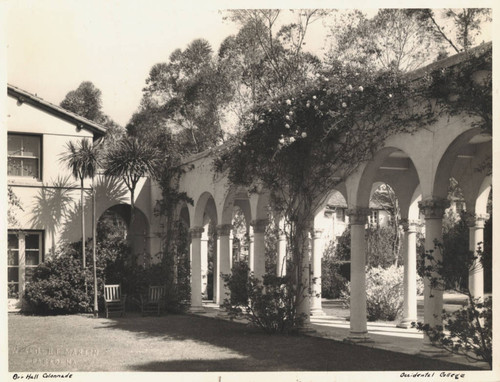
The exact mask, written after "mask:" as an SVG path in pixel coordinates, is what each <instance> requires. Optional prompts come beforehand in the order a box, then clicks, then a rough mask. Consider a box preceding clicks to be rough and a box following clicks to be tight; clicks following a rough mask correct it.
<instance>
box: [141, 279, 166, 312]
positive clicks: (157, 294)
mask: <svg viewBox="0 0 500 382" xmlns="http://www.w3.org/2000/svg"><path fill="white" fill-rule="evenodd" d="M165 290H166V288H165V286H163V285H162V286H159V285H156V286H150V287H149V289H148V293H147V295H142V294H141V311H142V315H146V314H158V316H159V315H160V313H161V310H162V309H163V308H164V307H165Z"/></svg>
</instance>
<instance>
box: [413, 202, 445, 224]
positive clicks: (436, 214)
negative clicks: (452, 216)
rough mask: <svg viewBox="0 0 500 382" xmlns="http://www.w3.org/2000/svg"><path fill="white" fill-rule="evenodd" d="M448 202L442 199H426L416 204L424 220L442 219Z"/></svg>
mask: <svg viewBox="0 0 500 382" xmlns="http://www.w3.org/2000/svg"><path fill="white" fill-rule="evenodd" d="M449 206H450V201H449V200H448V199H444V198H436V199H426V200H422V201H420V202H418V208H419V209H420V212H422V213H423V214H424V216H425V218H426V219H442V218H443V216H444V211H445V210H446V209H447V208H448V207H449Z"/></svg>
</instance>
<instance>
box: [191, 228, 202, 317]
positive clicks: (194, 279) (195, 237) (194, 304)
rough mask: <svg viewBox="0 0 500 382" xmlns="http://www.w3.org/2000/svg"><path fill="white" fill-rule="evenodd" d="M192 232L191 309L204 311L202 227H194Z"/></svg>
mask: <svg viewBox="0 0 500 382" xmlns="http://www.w3.org/2000/svg"><path fill="white" fill-rule="evenodd" d="M189 231H190V233H191V246H190V257H191V309H190V310H191V311H194V312H196V311H202V310H203V306H202V304H201V235H202V233H203V228H202V227H193V228H191V229H190V230H189Z"/></svg>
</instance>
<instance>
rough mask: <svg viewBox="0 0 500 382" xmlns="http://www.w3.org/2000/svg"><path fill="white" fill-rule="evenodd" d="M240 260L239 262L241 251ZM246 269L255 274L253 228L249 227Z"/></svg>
mask: <svg viewBox="0 0 500 382" xmlns="http://www.w3.org/2000/svg"><path fill="white" fill-rule="evenodd" d="M240 249H241V248H240ZM240 260H241V250H240ZM248 268H249V269H250V272H255V248H254V234H253V227H252V226H251V225H250V226H249V227H248Z"/></svg>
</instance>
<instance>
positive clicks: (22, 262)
mask: <svg viewBox="0 0 500 382" xmlns="http://www.w3.org/2000/svg"><path fill="white" fill-rule="evenodd" d="M7 234H8V235H15V236H17V241H18V242H17V251H18V261H17V263H18V264H17V265H9V264H8V261H9V259H8V256H7V268H17V270H18V278H17V280H18V281H17V282H15V281H8V280H7V292H8V293H10V292H9V287H10V285H17V286H18V287H17V298H16V297H10V296H9V295H8V296H7V297H8V299H19V298H20V296H22V295H23V293H24V289H25V286H26V284H28V283H29V281H27V277H26V269H28V268H30V269H34V268H36V267H37V266H38V265H40V264H41V263H43V262H44V261H45V231H43V230H8V232H7ZM28 235H36V236H38V264H36V265H27V264H26V254H27V250H26V236H28ZM29 250H30V249H28V251H29Z"/></svg>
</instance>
